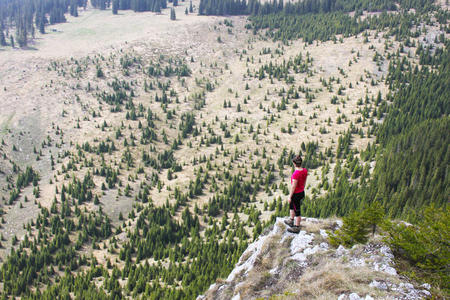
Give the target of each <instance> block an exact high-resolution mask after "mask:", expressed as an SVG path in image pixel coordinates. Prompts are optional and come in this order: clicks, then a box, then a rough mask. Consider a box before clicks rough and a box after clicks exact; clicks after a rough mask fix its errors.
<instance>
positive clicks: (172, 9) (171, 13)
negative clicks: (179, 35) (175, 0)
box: [170, 7, 177, 21]
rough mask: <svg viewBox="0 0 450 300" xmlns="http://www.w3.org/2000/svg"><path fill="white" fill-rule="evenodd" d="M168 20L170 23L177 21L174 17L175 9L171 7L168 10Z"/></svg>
mask: <svg viewBox="0 0 450 300" xmlns="http://www.w3.org/2000/svg"><path fill="white" fill-rule="evenodd" d="M170 19H171V20H172V21H174V20H176V19H177V16H176V15H175V9H174V8H173V7H172V8H171V9H170Z"/></svg>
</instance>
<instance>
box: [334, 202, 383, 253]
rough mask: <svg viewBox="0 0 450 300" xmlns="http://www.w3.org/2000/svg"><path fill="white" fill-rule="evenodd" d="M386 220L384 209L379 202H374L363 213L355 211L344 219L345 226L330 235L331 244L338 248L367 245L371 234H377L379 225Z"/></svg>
mask: <svg viewBox="0 0 450 300" xmlns="http://www.w3.org/2000/svg"><path fill="white" fill-rule="evenodd" d="M383 219H384V210H383V207H382V206H381V205H380V204H379V203H378V202H373V203H372V204H371V205H370V206H369V207H367V208H365V209H364V210H363V211H354V212H353V213H351V214H350V215H349V216H347V217H344V218H343V219H342V220H343V225H342V227H341V228H340V229H338V230H336V231H335V232H334V233H330V234H329V241H330V244H331V245H333V246H335V247H337V246H338V245H343V246H345V247H352V246H353V245H355V244H365V243H366V242H367V240H368V239H369V234H370V232H372V234H375V231H376V228H377V225H379V224H380V223H381V222H382V221H383Z"/></svg>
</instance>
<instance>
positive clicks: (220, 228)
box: [0, 1, 450, 299]
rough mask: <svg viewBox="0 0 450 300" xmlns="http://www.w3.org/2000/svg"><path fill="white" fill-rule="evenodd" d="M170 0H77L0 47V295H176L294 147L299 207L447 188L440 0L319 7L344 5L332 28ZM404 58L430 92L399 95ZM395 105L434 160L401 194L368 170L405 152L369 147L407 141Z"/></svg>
mask: <svg viewBox="0 0 450 300" xmlns="http://www.w3.org/2000/svg"><path fill="white" fill-rule="evenodd" d="M113 2H115V1H113ZM177 4H178V5H176V6H175V5H174V3H173V2H169V4H168V8H165V9H164V8H163V9H162V10H161V12H132V11H130V10H119V12H118V14H112V13H111V11H107V10H98V9H95V8H93V7H92V6H90V5H87V6H86V8H83V9H81V8H80V9H78V12H77V17H75V16H69V15H67V16H66V17H67V22H65V23H55V24H52V25H48V26H47V25H46V26H45V32H46V33H45V34H41V33H36V36H35V38H34V39H31V40H30V41H28V42H27V45H26V47H23V48H17V47H11V46H12V45H10V44H7V45H5V46H3V47H0V101H1V105H2V109H1V113H0V139H1V145H0V155H1V160H0V206H1V226H0V235H1V249H0V258H1V263H2V264H1V273H2V276H1V278H0V286H1V294H2V296H6V297H9V296H20V297H23V298H24V299H26V298H49V299H50V298H55V297H56V296H57V295H60V296H62V297H68V298H75V297H81V298H93V297H97V298H98V299H106V298H108V299H116V298H118V299H121V298H139V297H142V298H150V299H169V298H171V299H180V298H186V299H193V298H195V297H196V296H198V295H199V294H202V293H203V292H205V290H206V289H207V288H208V287H209V286H210V284H212V283H214V282H215V281H216V280H217V279H218V278H225V277H227V276H228V274H229V273H230V271H231V270H232V269H233V267H234V264H235V263H237V262H238V260H239V258H240V257H241V254H242V253H243V251H244V250H245V249H246V248H247V246H248V244H249V243H251V242H252V241H253V240H254V239H256V238H257V237H258V236H259V235H260V234H261V232H262V231H263V229H264V228H265V227H266V226H268V225H270V224H272V223H273V222H275V219H276V217H279V216H285V215H287V213H288V206H287V195H288V194H289V188H290V174H291V170H292V164H291V159H292V157H293V156H294V155H295V154H301V155H302V156H303V158H304V167H306V168H308V170H309V174H310V175H309V177H308V182H307V186H306V193H307V197H306V199H305V203H304V207H302V212H303V213H304V214H306V215H308V216H316V217H317V216H320V217H327V216H330V215H337V216H342V215H346V214H347V213H349V212H351V211H353V210H355V209H360V208H361V207H363V206H365V205H366V204H367V203H368V202H369V200H367V199H370V201H372V200H380V202H382V203H383V205H384V207H385V208H386V209H385V210H386V212H387V214H388V215H390V216H392V217H408V218H411V220H414V218H416V219H417V216H416V214H415V212H416V211H415V210H414V209H413V208H414V206H420V207H422V206H425V205H428V204H430V203H434V204H436V205H437V206H438V207H444V206H445V205H446V203H447V202H448V193H446V192H448V174H447V173H448V172H447V171H446V168H448V167H446V165H447V164H445V162H446V161H447V162H448V160H449V157H448V151H447V150H448V149H446V147H448V143H446V141H448V137H446V136H443V134H444V133H445V132H448V130H447V129H448V113H449V112H448V109H449V107H450V106H449V105H448V104H449V102H448V101H449V100H448V99H449V98H447V96H448V95H449V88H448V86H447V87H445V85H443V84H442V82H445V81H446V78H447V79H448V64H446V63H445V62H448V49H447V48H446V47H447V45H448V32H449V30H448V28H449V27H448V7H447V6H446V4H441V6H442V8H438V7H434V8H433V9H429V10H425V11H422V12H420V13H415V12H414V9H413V8H414V7H412V8H411V10H410V12H409V13H406V12H402V13H405V15H404V16H403V15H402V17H400V13H399V12H394V11H390V12H389V13H386V14H376V13H374V12H367V11H360V12H358V13H360V15H359V16H357V17H354V16H351V14H349V13H347V12H345V13H344V14H342V15H336V19H333V18H332V17H330V16H326V18H325V19H326V20H332V21H335V22H338V21H339V20H341V19H339V18H343V19H342V20H347V18H350V19H351V20H355V21H354V22H353V23H348V24H347V25H348V26H349V27H348V28H351V29H352V31H351V33H350V32H348V31H346V30H348V28H347V29H342V28H341V29H342V30H341V31H339V29H338V30H337V31H335V32H331V33H330V32H329V31H328V30H327V28H328V27H327V26H329V24H326V23H320V22H321V21H320V20H321V19H320V18H321V15H320V14H318V15H317V16H316V17H317V19H316V21H317V22H318V23H317V24H321V25H320V26H317V27H314V28H313V29H311V28H309V27H308V26H307V24H306V25H305V24H303V25H304V27H302V29H295V30H293V31H292V30H291V29H290V28H291V27H292V26H294V25H292V23H289V22H291V20H287V21H286V22H285V23H283V22H284V21H283V22H281V23H280V22H278V21H276V18H277V17H278V15H277V14H274V15H273V18H274V19H270V18H271V15H269V14H267V15H253V16H250V17H247V16H244V15H237V16H226V17H223V16H205V15H199V13H201V14H212V13H206V12H205V13H204V12H203V11H201V8H202V5H204V2H203V1H202V3H200V2H198V1H193V2H178V3H177ZM114 5H115V4H114ZM191 7H192V9H190V8H191ZM205 7H208V6H207V5H206V6H205ZM171 8H173V9H174V11H175V13H176V20H171V19H170V9H171ZM199 10H200V11H199ZM378 15H379V17H377V16H378ZM313 16H314V15H313ZM265 18H266V19H265ZM330 18H331V19H330ZM389 18H391V19H389ZM274 20H275V23H274V22H273V21H274ZM302 20H303V21H304V22H311V20H310V19H309V17H305V18H304V19H302ZM303 21H302V22H303ZM388 21H389V22H391V23H392V24H401V26H403V27H400V28H401V29H402V30H396V25H389V26H388V25H387V24H391V23H389V22H388ZM295 22H296V21H295ZM295 22H294V23H295ZM273 24H284V25H281V26H279V25H277V26H276V27H277V28H272V27H271V26H272V25H273ZM289 24H290V25H289ZM343 24H346V23H343ZM17 26H19V25H17ZM283 26H284V27H283ZM11 28H13V27H11ZM18 28H19V27H18ZM308 28H309V29H308ZM0 29H1V30H3V25H2V27H0ZM1 30H0V31H1ZM308 30H309V31H308ZM11 31H12V29H11ZM18 32H19V31H18ZM292 32H304V33H305V35H304V36H301V35H300V36H295V35H292ZM417 74H419V75H420V76H423V78H425V79H424V82H427V84H430V86H433V85H432V84H433V83H435V84H436V88H432V89H431V90H430V93H432V92H434V93H435V94H432V95H431V96H430V95H428V94H427V95H419V96H417V94H416V93H415V92H414V90H413V91H412V92H411V93H410V94H405V95H403V96H404V98H399V97H400V96H398V95H399V94H400V95H401V96H402V94H401V93H402V91H405V90H407V89H406V88H405V86H402V84H404V85H408V84H409V81H408V80H413V79H414V78H415V77H414V76H416V75H417ZM440 74H444V75H445V76H446V77H444V76H441V75H440ZM419 75H417V76H419ZM402 76H403V77H402ZM432 76H436V78H434V77H432ZM417 82H418V81H417ZM408 91H409V90H408ZM411 94H413V96H415V97H416V98H420V97H421V98H423V99H428V98H427V97H433V98H434V99H435V100H434V102H433V103H432V104H430V105H431V106H430V107H431V108H429V107H428V106H427V105H428V104H427V103H428V102H427V103H426V104H424V106H423V108H424V111H425V112H428V111H432V112H433V113H430V114H423V115H420V116H419V117H417V118H415V116H416V115H415V113H416V111H413V110H412V111H410V113H409V115H413V116H414V118H415V119H414V120H413V121H411V120H409V119H407V120H404V119H401V120H400V121H398V120H397V119H394V118H395V117H396V113H393V112H392V109H393V108H397V109H398V110H399V111H406V112H409V111H408V110H407V109H408V108H407V107H405V106H402V105H404V104H402V102H401V99H405V98H407V99H410V98H411V99H416V98H414V97H412V96H411ZM434 96H436V97H434ZM398 99H400V100H398ZM432 105H435V106H436V107H432ZM412 106H414V105H412ZM442 116H444V117H443V118H441V117H442ZM426 120H428V121H429V120H439V121H438V122H434V121H430V123H420V122H422V121H426ZM401 122H403V123H401ZM439 122H440V123H439ZM413 123H414V124H416V123H417V124H419V123H420V124H419V125H417V126H418V127H414V128H413V131H414V137H416V139H415V141H417V140H419V138H420V140H422V141H426V143H425V142H424V145H428V144H433V147H435V148H433V149H436V153H439V154H438V155H436V157H434V158H433V161H432V162H430V163H427V164H426V165H427V166H435V165H437V164H438V163H439V162H444V164H443V166H442V167H440V168H436V170H435V171H433V172H435V173H432V175H431V176H430V179H429V181H427V180H428V179H426V178H422V177H421V176H423V175H420V176H419V175H417V176H414V175H415V173H414V171H411V172H412V174H410V175H409V177H410V178H413V180H415V181H417V182H421V183H424V185H426V186H430V187H431V188H430V193H431V194H433V198H432V199H431V200H429V199H428V198H427V199H428V200H423V199H425V198H426V195H422V196H421V197H422V198H418V200H416V202H408V203H406V204H405V202H406V200H404V199H405V195H410V194H411V193H413V190H412V189H408V188H409V181H408V184H405V181H404V180H403V179H402V178H403V177H402V176H403V174H395V176H392V177H393V178H395V179H396V180H397V181H396V182H395V184H391V182H388V181H386V179H385V177H384V176H382V175H381V174H384V173H383V172H389V170H390V169H389V168H390V166H391V165H396V164H397V163H398V164H399V165H400V164H404V165H406V164H407V162H405V160H401V159H400V158H398V157H390V159H391V160H390V164H387V163H386V162H384V163H383V161H382V160H380V159H382V158H385V157H388V155H386V154H383V152H382V151H383V149H391V150H392V149H394V150H392V153H396V151H397V150H396V149H404V151H405V153H408V152H407V151H410V150H409V149H410V148H409V147H410V146H409V145H410V144H411V140H410V139H409V137H410V136H411V135H410V134H409V131H406V129H408V130H409V129H410V127H412V126H413ZM385 124H389V125H392V124H393V125H392V126H389V127H387V126H386V125H385ZM399 124H400V125H399ZM420 126H421V127H420ZM392 128H394V129H392ZM427 132H428V133H429V137H428V138H427V137H426V136H422V135H423V134H424V133H427ZM394 134H398V137H399V138H398V139H397V138H395V139H391V137H392V136H393V135H394ZM421 134H422V135H421ZM396 141H397V142H398V141H400V142H398V143H396ZM433 141H434V142H436V141H437V142H436V143H434V142H433ZM442 145H447V146H442ZM402 147H403V148H402ZM411 151H412V150H411ZM418 151H425V150H423V149H419V150H418ZM418 164H419V163H418ZM430 169H433V168H431V167H430ZM404 170H407V167H406V166H405V167H404ZM433 170H434V169H433ZM428 171H429V170H426V172H428ZM408 172H409V171H408ZM424 172H425V171H424ZM429 172H432V171H429ZM408 174H409V173H408ZM416 177H417V178H416ZM373 178H374V179H373ZM386 186H389V187H390V189H388V188H385V187H386ZM402 187H403V189H402ZM397 188H398V190H397ZM397 192H398V193H397ZM383 193H384V194H383ZM442 195H447V196H446V197H447V199H446V198H445V196H442ZM391 199H395V201H393V200H392V201H391V202H390V200H391ZM406 199H407V198H406ZM402 201H404V202H402ZM402 203H403V204H402ZM277 292H278V291H277ZM438 295H442V294H441V292H438Z"/></svg>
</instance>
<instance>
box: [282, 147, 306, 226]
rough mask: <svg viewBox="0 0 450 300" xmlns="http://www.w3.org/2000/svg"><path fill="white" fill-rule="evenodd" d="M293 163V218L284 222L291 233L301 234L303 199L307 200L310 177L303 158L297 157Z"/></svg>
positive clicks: (290, 203) (291, 197)
mask: <svg viewBox="0 0 450 300" xmlns="http://www.w3.org/2000/svg"><path fill="white" fill-rule="evenodd" d="M292 162H293V163H294V167H295V171H294V173H292V176H291V193H290V194H289V209H290V215H291V218H290V219H289V220H285V221H284V222H285V223H286V224H287V225H289V226H290V227H289V228H288V231H289V232H293V233H299V232H300V221H301V216H300V206H301V204H302V200H303V198H305V183H306V177H307V176H308V170H307V169H305V168H302V158H301V157H300V155H297V156H296V157H295V158H294V159H293V160H292ZM294 217H295V221H294Z"/></svg>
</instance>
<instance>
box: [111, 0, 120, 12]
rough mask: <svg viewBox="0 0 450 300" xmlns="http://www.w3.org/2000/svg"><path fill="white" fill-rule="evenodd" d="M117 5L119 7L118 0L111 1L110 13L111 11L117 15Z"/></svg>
mask: <svg viewBox="0 0 450 300" xmlns="http://www.w3.org/2000/svg"><path fill="white" fill-rule="evenodd" d="M118 7H119V0H113V2H112V13H113V15H117V10H118Z"/></svg>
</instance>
